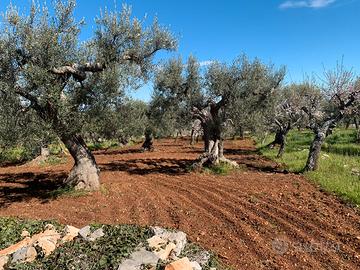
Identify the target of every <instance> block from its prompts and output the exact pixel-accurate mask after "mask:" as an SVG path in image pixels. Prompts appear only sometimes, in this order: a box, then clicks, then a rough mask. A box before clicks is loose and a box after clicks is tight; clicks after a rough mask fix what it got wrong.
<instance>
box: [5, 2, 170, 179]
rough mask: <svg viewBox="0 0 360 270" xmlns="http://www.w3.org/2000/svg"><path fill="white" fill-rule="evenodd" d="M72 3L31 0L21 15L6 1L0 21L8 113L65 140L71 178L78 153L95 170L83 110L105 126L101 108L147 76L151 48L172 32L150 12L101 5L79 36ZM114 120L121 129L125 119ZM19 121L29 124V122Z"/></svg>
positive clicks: (166, 42) (165, 44) (165, 43)
mask: <svg viewBox="0 0 360 270" xmlns="http://www.w3.org/2000/svg"><path fill="white" fill-rule="evenodd" d="M75 7H76V1H75V0H55V1H53V10H49V8H48V7H47V6H46V4H45V5H43V6H42V7H41V6H40V5H39V4H36V3H35V2H32V3H31V7H30V11H29V14H28V15H23V14H22V13H20V11H19V10H18V9H17V8H16V7H14V6H12V5H10V6H9V7H8V9H7V11H6V13H5V14H4V16H3V23H2V24H0V31H1V32H0V89H1V92H2V93H4V95H6V96H7V97H9V98H8V99H7V100H9V102H8V104H9V106H10V107H12V108H13V109H14V110H13V111H14V112H18V111H20V112H22V111H29V112H31V113H32V114H34V115H36V117H37V122H40V123H41V125H40V126H41V127H43V128H44V130H48V132H50V133H52V134H56V136H58V137H59V138H60V139H61V140H62V141H63V143H64V144H65V146H66V147H67V148H68V150H69V152H70V154H71V155H72V157H73V158H74V159H75V160H76V162H75V169H74V173H73V174H72V175H73V179H72V180H73V181H74V182H75V183H74V184H76V181H80V180H79V179H78V176H79V175H81V174H78V173H76V172H77V170H76V167H77V164H78V162H77V161H78V160H79V159H80V155H82V157H81V158H83V160H84V158H85V157H84V156H85V155H86V158H87V160H89V163H91V164H92V166H93V167H94V170H97V167H96V164H95V163H96V162H95V160H94V158H93V156H92V155H91V152H90V151H89V150H88V149H87V147H86V144H85V142H84V140H83V138H82V137H81V133H82V132H83V126H84V123H85V122H87V121H86V120H88V119H89V114H91V113H93V115H94V113H100V114H101V115H100V117H103V118H104V120H105V121H102V125H101V127H100V128H102V129H101V131H104V125H111V124H113V123H112V121H111V119H113V118H111V117H110V119H106V117H107V115H106V114H107V113H108V111H106V110H104V108H107V107H110V108H111V109H112V111H113V112H114V113H116V109H115V108H118V105H119V104H122V101H123V100H124V96H125V91H126V90H128V89H136V88H138V87H139V86H140V85H141V84H142V83H143V82H145V81H147V80H148V79H149V78H150V77H151V74H152V71H153V68H154V67H153V58H154V55H155V54H156V52H158V51H159V50H163V49H164V50H172V49H175V48H176V39H175V38H174V37H173V36H172V35H171V33H170V32H169V31H168V30H167V29H166V28H164V27H161V26H160V25H159V24H158V22H157V20H156V19H155V20H154V21H153V23H152V24H150V26H145V25H144V22H143V21H141V20H139V19H136V18H133V17H132V15H131V9H130V8H129V7H127V6H124V7H123V9H122V11H121V12H118V11H114V12H108V11H107V10H105V11H104V12H102V13H101V14H100V16H99V17H97V19H96V30H95V32H94V35H93V37H92V38H90V39H89V40H88V41H87V42H82V41H81V40H80V38H79V35H80V33H81V29H82V26H83V25H84V21H76V19H75V16H74V11H75ZM115 105H116V106H115ZM135 107H136V106H135ZM122 116H123V118H124V115H123V114H122ZM34 117H35V116H34ZM123 118H120V119H119V121H124V119H123ZM7 119H9V120H10V121H8V122H10V124H11V123H12V122H14V120H13V119H11V118H9V117H8V118H7ZM128 119H129V117H128V118H127V120H128ZM125 120H126V119H125ZM128 122H129V123H131V121H128ZM134 122H136V121H134ZM137 122H138V121H137ZM116 124H117V125H116V130H121V129H122V127H121V125H122V124H123V123H116ZM24 127H25V130H30V126H29V125H28V124H27V123H25V125H24ZM128 128H129V129H131V128H132V127H131V126H130V127H129V126H128ZM8 130H9V129H8V127H7V131H8ZM105 130H106V127H105ZM90 131H91V128H90ZM122 132H123V131H122ZM125 133H126V131H125ZM0 147H1V146H0ZM80 153H81V154H80ZM95 167H96V168H95ZM79 170H81V168H79ZM95 180H96V179H94V181H95ZM69 182H71V181H70V180H69Z"/></svg>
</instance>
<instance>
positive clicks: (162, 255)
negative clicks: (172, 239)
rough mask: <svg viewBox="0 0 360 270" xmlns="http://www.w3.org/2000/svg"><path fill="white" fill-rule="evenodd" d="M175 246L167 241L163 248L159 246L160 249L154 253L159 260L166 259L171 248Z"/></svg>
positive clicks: (173, 248)
mask: <svg viewBox="0 0 360 270" xmlns="http://www.w3.org/2000/svg"><path fill="white" fill-rule="evenodd" d="M175 248H176V245H175V244H174V243H169V244H168V245H166V247H165V248H161V249H160V250H158V251H155V252H154V253H155V254H156V256H158V258H159V259H160V260H163V261H166V260H167V259H168V258H169V256H170V253H171V252H172V251H173V250H175Z"/></svg>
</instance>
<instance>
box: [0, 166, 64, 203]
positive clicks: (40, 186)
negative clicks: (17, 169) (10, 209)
mask: <svg viewBox="0 0 360 270" xmlns="http://www.w3.org/2000/svg"><path fill="white" fill-rule="evenodd" d="M66 176H67V175H66V174H65V173H56V174H55V173H31V172H29V173H18V174H14V173H11V174H0V208H2V207H7V206H9V205H10V204H12V203H16V202H24V201H30V200H31V199H39V200H41V202H43V203H46V202H49V201H50V200H53V199H56V197H57V195H56V192H54V191H56V190H58V189H59V188H61V187H62V183H63V180H64V179H65V178H66Z"/></svg>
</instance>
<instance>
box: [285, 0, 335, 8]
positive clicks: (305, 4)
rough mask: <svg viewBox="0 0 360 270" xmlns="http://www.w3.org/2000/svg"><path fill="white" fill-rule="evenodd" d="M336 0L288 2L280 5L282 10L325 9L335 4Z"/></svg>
mask: <svg viewBox="0 0 360 270" xmlns="http://www.w3.org/2000/svg"><path fill="white" fill-rule="evenodd" d="M335 1H336V0H306V1H293V0H290V1H286V2H284V3H282V4H281V5H280V8H282V9H288V8H324V7H327V6H328V5H330V4H332V3H334V2H335Z"/></svg>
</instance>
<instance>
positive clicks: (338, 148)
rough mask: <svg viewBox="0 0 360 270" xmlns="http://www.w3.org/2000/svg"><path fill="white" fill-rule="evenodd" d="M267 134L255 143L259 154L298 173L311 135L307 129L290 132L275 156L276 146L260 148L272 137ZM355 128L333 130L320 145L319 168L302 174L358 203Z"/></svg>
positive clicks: (359, 178)
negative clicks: (283, 149) (261, 141)
mask: <svg viewBox="0 0 360 270" xmlns="http://www.w3.org/2000/svg"><path fill="white" fill-rule="evenodd" d="M273 138H274V137H273V135H272V136H271V135H269V136H268V137H267V138H266V139H265V141H264V142H263V143H262V144H258V145H257V146H258V149H259V151H260V153H262V154H263V155H264V156H266V157H268V158H270V159H273V160H275V161H277V162H279V163H281V164H283V165H284V166H285V167H286V168H287V169H288V170H289V171H291V172H296V173H299V172H302V170H303V168H304V167H305V164H306V160H307V156H308V153H309V150H308V149H309V147H310V144H311V141H312V138H313V134H312V132H311V131H301V132H299V131H295V130H293V131H291V132H290V133H289V135H288V138H287V145H286V149H285V153H284V155H283V157H281V158H277V157H276V155H277V151H278V149H277V148H275V149H269V148H266V147H264V146H265V145H266V144H268V143H270V142H271V141H272V140H273ZM355 140H356V131H354V130H351V129H349V130H342V129H336V130H335V131H334V133H333V134H332V135H330V136H329V137H328V138H327V139H326V141H325V143H324V145H323V148H322V152H321V154H320V161H319V170H318V171H315V172H306V173H305V175H306V176H307V177H308V178H309V179H311V180H312V181H314V182H315V183H317V184H319V185H320V186H321V187H322V188H323V189H324V190H326V191H328V192H333V193H335V194H337V195H338V196H340V197H341V198H342V199H344V200H346V201H349V202H351V203H355V204H357V205H360V175H359V173H357V172H358V171H360V161H359V160H360V145H359V144H356V143H355Z"/></svg>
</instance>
